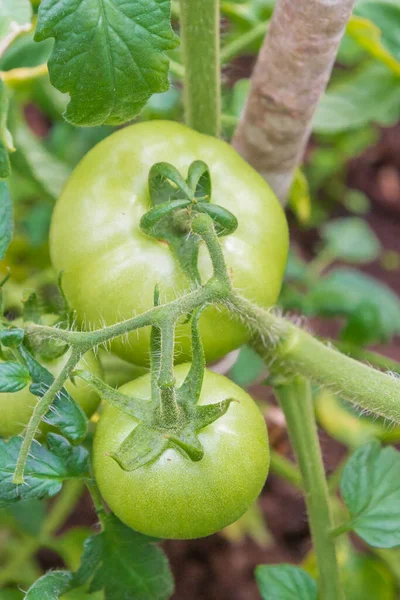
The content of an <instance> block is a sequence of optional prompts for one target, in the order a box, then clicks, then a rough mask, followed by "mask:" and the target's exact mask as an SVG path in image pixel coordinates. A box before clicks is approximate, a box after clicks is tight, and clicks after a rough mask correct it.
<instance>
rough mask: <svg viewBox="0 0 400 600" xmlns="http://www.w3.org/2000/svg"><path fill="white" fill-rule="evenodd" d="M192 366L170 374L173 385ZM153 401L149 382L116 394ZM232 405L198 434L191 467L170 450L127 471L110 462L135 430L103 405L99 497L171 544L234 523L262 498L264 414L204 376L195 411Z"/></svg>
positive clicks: (222, 381)
mask: <svg viewBox="0 0 400 600" xmlns="http://www.w3.org/2000/svg"><path fill="white" fill-rule="evenodd" d="M188 369H189V365H187V364H186V365H179V366H178V367H176V369H175V376H176V379H177V383H178V385H179V384H180V383H182V381H183V379H184V377H185V375H186V373H187V371H188ZM121 391H122V392H123V393H124V394H127V395H129V396H134V397H135V398H149V397H150V376H149V375H145V376H144V377H140V378H139V379H135V380H134V381H131V382H130V383H127V384H125V385H124V386H122V387H121ZM227 398H234V399H236V400H237V402H232V403H231V405H230V406H229V409H228V411H227V412H226V413H225V415H223V416H222V417H220V418H219V419H217V420H216V421H214V423H212V424H211V425H209V426H207V427H205V428H204V429H203V430H201V431H200V432H199V433H198V437H199V439H200V441H201V443H202V445H203V448H204V456H203V458H202V459H201V460H200V461H198V462H192V461H191V460H190V459H188V458H187V457H186V456H184V455H183V454H181V453H180V452H179V451H178V450H175V449H168V450H166V451H165V452H164V453H163V454H162V455H161V456H160V457H159V458H157V459H156V460H155V461H153V462H152V463H149V464H147V465H144V466H142V467H140V468H138V469H136V470H134V471H130V472H128V471H124V470H122V469H121V467H120V466H119V465H118V464H117V463H116V462H115V461H114V460H113V459H112V458H111V457H110V453H112V452H114V451H116V450H117V448H118V447H119V446H120V444H121V443H122V442H123V440H124V439H125V438H126V437H127V435H129V433H130V432H131V431H132V430H133V429H134V427H135V426H136V424H137V421H135V419H134V418H132V417H130V416H128V415H126V414H125V413H123V412H121V411H119V410H118V409H116V408H115V407H112V406H110V405H107V407H106V408H105V410H104V412H103V414H102V415H101V418H100V421H99V423H98V425H97V429H96V434H95V440H94V450H93V460H94V470H95V477H96V480H97V483H98V485H99V488H100V492H101V494H102V495H103V497H104V499H105V501H106V502H107V504H108V505H109V507H110V508H111V510H112V511H113V512H114V513H115V514H116V516H117V517H118V518H119V519H120V520H121V521H123V522H124V523H125V524H126V525H128V526H130V527H132V528H133V529H135V530H137V531H140V532H141V533H144V534H147V535H150V536H155V537H160V538H172V539H189V538H197V537H203V536H207V535H210V534H212V533H215V532H216V531H219V530H220V529H222V528H223V527H226V526H227V525H229V524H230V523H233V522H234V521H236V520H237V519H238V518H239V517H240V516H241V515H242V514H243V513H244V512H245V511H246V510H247V509H248V508H249V506H250V505H251V504H252V503H253V502H254V500H255V499H256V498H257V496H258V495H259V493H260V491H261V489H262V487H263V485H264V482H265V479H266V477H267V474H268V466H269V446H268V436H267V429H266V426H265V421H264V419H263V416H262V414H261V413H260V411H259V409H258V407H257V405H256V404H255V403H254V401H253V400H252V398H251V397H250V396H249V395H248V394H247V393H246V392H245V391H244V390H242V389H241V388H240V387H238V386H237V385H236V384H235V383H233V382H232V381H230V380H229V379H227V378H226V377H224V376H222V375H218V374H216V373H213V372H211V371H208V370H206V371H205V374H204V382H203V388H202V391H201V396H200V399H199V404H212V403H217V402H221V401H222V400H225V399H227Z"/></svg>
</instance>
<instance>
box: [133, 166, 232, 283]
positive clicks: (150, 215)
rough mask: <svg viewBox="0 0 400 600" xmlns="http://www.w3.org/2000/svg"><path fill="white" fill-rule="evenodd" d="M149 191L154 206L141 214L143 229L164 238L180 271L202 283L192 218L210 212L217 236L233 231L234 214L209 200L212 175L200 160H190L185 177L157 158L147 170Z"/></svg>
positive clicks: (156, 236) (194, 280) (195, 281)
mask: <svg viewBox="0 0 400 600" xmlns="http://www.w3.org/2000/svg"><path fill="white" fill-rule="evenodd" d="M148 182H149V194H150V199H151V203H152V205H153V208H151V209H150V210H149V211H148V212H147V213H145V214H144V215H143V217H142V218H141V221H140V227H141V229H142V231H143V232H144V233H146V234H147V235H150V236H152V237H154V238H156V239H158V240H161V241H164V242H167V243H168V244H169V246H170V248H171V251H172V252H173V254H174V255H175V257H176V258H177V260H178V261H179V263H180V265H181V267H182V269H183V271H184V272H185V273H186V274H187V275H188V277H189V279H190V280H191V281H192V282H193V283H194V284H196V285H197V284H199V283H201V281H200V275H199V272H198V268H197V257H198V252H199V245H200V241H201V239H200V237H199V236H198V235H196V234H195V233H194V232H193V231H192V219H193V218H194V217H195V216H196V215H197V214H199V213H203V214H207V215H209V216H210V217H211V218H212V220H213V223H214V227H215V231H216V233H217V235H218V236H225V235H229V234H231V233H233V231H235V229H236V228H237V226H238V221H237V219H236V217H235V216H234V215H233V214H232V213H230V212H229V211H228V210H226V209H225V208H223V207H222V206H219V205H217V204H211V202H210V200H211V175H210V171H209V168H208V166H207V165H206V163H204V162H203V161H201V160H196V161H194V162H192V163H191V165H190V166H189V169H188V175H187V178H186V180H185V179H184V178H183V177H182V175H181V174H180V173H179V171H178V170H177V169H176V168H175V167H174V166H173V165H171V164H169V163H165V162H160V163H156V164H155V165H153V166H152V168H151V169H150V172H149V178H148Z"/></svg>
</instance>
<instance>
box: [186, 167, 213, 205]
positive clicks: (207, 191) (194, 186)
mask: <svg viewBox="0 0 400 600" xmlns="http://www.w3.org/2000/svg"><path fill="white" fill-rule="evenodd" d="M187 182H188V185H189V187H190V189H191V190H192V197H193V198H195V199H196V200H197V201H199V200H201V201H203V202H209V201H210V199H211V175H210V170H209V168H208V166H207V165H206V163H205V162H203V161H202V160H195V161H194V162H192V164H191V165H190V167H189V170H188V176H187Z"/></svg>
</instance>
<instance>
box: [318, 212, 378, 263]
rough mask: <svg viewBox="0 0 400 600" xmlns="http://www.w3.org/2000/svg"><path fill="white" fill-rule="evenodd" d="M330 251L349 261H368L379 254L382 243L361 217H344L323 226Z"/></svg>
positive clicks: (323, 233)
mask: <svg viewBox="0 0 400 600" xmlns="http://www.w3.org/2000/svg"><path fill="white" fill-rule="evenodd" d="M321 235H322V239H323V240H324V242H325V244H326V246H327V249H328V251H329V252H330V253H331V254H332V255H333V256H335V257H336V258H340V259H342V260H345V261H347V262H352V263H359V264H363V263H368V262H371V261H373V260H374V259H375V258H377V257H378V256H379V253H380V251H381V245H380V243H379V240H378V238H377V237H376V235H375V233H374V232H373V231H372V229H371V228H370V227H369V225H368V223H367V222H366V221H364V219H361V218H360V217H343V218H341V219H333V220H332V221H328V222H327V223H325V224H324V225H323V226H322V227H321Z"/></svg>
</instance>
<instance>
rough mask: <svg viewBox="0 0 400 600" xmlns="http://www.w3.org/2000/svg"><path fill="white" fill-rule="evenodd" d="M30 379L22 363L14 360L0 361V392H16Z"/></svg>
mask: <svg viewBox="0 0 400 600" xmlns="http://www.w3.org/2000/svg"><path fill="white" fill-rule="evenodd" d="M30 380H31V376H30V374H29V371H28V369H27V368H26V367H24V365H21V364H20V363H16V362H4V363H0V393H7V392H18V391H19V390H22V389H23V388H24V387H26V386H27V385H28V383H29V382H30Z"/></svg>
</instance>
